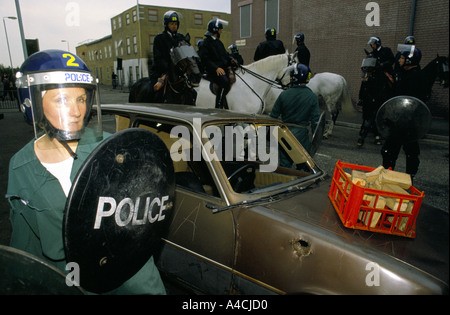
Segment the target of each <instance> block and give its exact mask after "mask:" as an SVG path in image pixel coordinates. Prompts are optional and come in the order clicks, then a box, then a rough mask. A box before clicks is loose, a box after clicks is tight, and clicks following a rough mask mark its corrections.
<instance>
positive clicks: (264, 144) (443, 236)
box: [102, 104, 449, 294]
mask: <svg viewBox="0 0 450 315" xmlns="http://www.w3.org/2000/svg"><path fill="white" fill-rule="evenodd" d="M102 113H103V115H112V116H109V117H114V121H115V128H116V129H115V130H116V131H119V130H123V129H126V128H145V129H147V130H150V131H152V132H154V133H155V134H156V135H158V136H159V137H160V139H162V140H163V141H164V143H165V144H166V146H167V148H168V149H169V151H170V154H171V157H172V161H173V165H174V171H175V178H176V191H175V204H174V208H173V216H172V221H171V223H170V227H169V231H168V234H167V235H166V236H165V237H164V238H163V245H162V247H161V250H160V252H159V253H158V255H157V257H156V258H157V266H158V268H159V270H160V272H161V273H162V274H163V275H164V276H165V277H168V278H170V279H172V280H173V281H176V282H177V283H179V284H182V285H183V286H185V287H189V288H191V289H192V290H193V292H201V293H207V294H448V269H449V268H448V214H446V213H444V212H442V211H439V210H438V209H435V208H432V207H428V206H427V205H426V204H423V205H422V208H421V212H420V214H419V218H418V220H417V222H418V223H417V231H416V237H415V238H406V237H400V236H394V235H386V234H380V233H373V232H370V231H362V230H354V229H350V228H346V227H344V226H343V224H342V222H341V221H340V219H339V216H338V215H337V213H336V211H335V209H334V208H333V206H332V203H331V201H330V199H329V198H328V195H327V194H328V191H329V189H330V183H331V178H330V175H329V174H326V173H325V172H323V171H322V170H321V168H320V166H319V165H317V164H316V163H315V162H314V160H313V159H312V157H311V156H310V155H309V154H308V153H307V152H306V151H305V149H304V148H303V147H302V146H301V144H300V143H299V142H298V141H297V139H296V138H295V137H294V136H293V134H292V133H291V132H290V131H289V129H288V128H287V126H286V125H284V124H283V123H282V122H281V121H279V120H276V119H272V118H270V117H268V116H257V115H244V114H242V113H234V112H231V111H226V110H214V109H202V108H196V107H192V106H183V105H169V104H163V105H153V104H152V105H148V104H145V105H144V104H136V105H130V104H126V105H102Z"/></svg>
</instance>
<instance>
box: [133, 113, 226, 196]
mask: <svg viewBox="0 0 450 315" xmlns="http://www.w3.org/2000/svg"><path fill="white" fill-rule="evenodd" d="M135 125H136V126H137V127H139V128H144V129H147V130H150V131H152V132H154V133H155V134H156V135H158V136H159V138H160V139H161V140H162V141H163V142H164V143H165V144H166V146H167V149H168V150H169V152H170V155H171V157H172V161H173V166H174V172H175V179H176V184H177V186H180V187H182V188H184V189H188V190H191V191H193V192H196V193H201V194H207V195H211V196H215V197H219V196H220V195H219V192H218V190H217V187H216V184H215V182H214V180H213V178H212V176H211V173H210V171H209V169H208V166H207V165H206V162H205V161H204V160H203V159H201V160H198V159H195V158H194V157H193V151H194V146H193V144H192V139H193V138H192V132H191V130H190V129H189V128H188V127H185V128H184V129H183V131H184V132H185V133H186V132H189V135H186V134H184V135H183V136H180V135H178V134H176V129H175V128H177V127H180V126H179V125H176V124H171V123H170V122H167V123H165V122H154V121H146V120H141V121H139V122H137V123H136V124H135Z"/></svg>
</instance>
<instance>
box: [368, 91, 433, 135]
mask: <svg viewBox="0 0 450 315" xmlns="http://www.w3.org/2000/svg"><path fill="white" fill-rule="evenodd" d="M376 125H377V128H378V132H379V133H380V135H381V136H382V137H384V138H392V137H396V138H398V139H401V140H402V141H405V142H412V141H416V140H419V139H420V138H422V137H423V136H424V135H425V134H426V133H427V131H428V129H429V128H430V125H431V113H430V110H429V109H428V107H427V106H426V105H425V103H424V102H422V101H421V100H419V99H418V98H415V97H412V96H396V97H393V98H391V99H389V100H387V101H386V102H385V103H384V104H383V105H381V107H380V108H379V109H378V111H377V115H376Z"/></svg>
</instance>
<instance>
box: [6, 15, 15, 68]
mask: <svg viewBox="0 0 450 315" xmlns="http://www.w3.org/2000/svg"><path fill="white" fill-rule="evenodd" d="M5 19H10V20H17V18H16V17H15V16H4V17H3V27H4V28H5V35H6V45H7V46H8V54H9V63H10V64H11V70H12V69H13V64H12V59H11V51H10V50H9V40H8V32H7V31H6V23H5Z"/></svg>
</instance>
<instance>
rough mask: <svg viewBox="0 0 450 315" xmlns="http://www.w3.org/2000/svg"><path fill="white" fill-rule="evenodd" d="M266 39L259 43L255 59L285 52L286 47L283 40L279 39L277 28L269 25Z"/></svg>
mask: <svg viewBox="0 0 450 315" xmlns="http://www.w3.org/2000/svg"><path fill="white" fill-rule="evenodd" d="M264 35H265V37H266V40H265V41H264V42H261V43H259V45H258V47H256V51H255V55H254V57H253V59H254V60H255V61H258V60H261V59H264V58H266V57H269V56H273V55H279V54H284V53H285V52H286V49H285V48H284V44H283V42H282V41H281V40H279V39H277V30H276V29H274V28H273V27H269V28H267V29H266V31H265V34H264Z"/></svg>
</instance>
